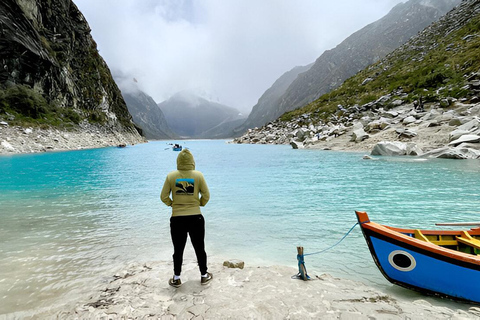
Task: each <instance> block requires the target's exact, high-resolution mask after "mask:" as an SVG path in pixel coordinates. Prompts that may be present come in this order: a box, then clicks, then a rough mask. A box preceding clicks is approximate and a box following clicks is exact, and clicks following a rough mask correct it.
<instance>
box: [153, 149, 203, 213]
mask: <svg viewBox="0 0 480 320" xmlns="http://www.w3.org/2000/svg"><path fill="white" fill-rule="evenodd" d="M170 194H171V195H172V197H171V198H170ZM160 199H161V200H162V202H163V203H165V204H166V205H167V206H171V207H172V217H176V216H192V215H197V214H202V213H201V211H200V206H202V207H203V206H205V205H206V204H207V202H208V200H210V192H209V191H208V186H207V183H206V182H205V178H204V177H203V174H202V173H201V172H200V171H197V170H195V160H194V159H193V155H192V154H191V153H190V151H189V150H188V149H183V150H182V151H181V152H180V153H179V154H178V157H177V170H175V171H172V172H170V173H169V174H168V175H167V178H166V179H165V183H164V184H163V188H162V192H161V194H160Z"/></svg>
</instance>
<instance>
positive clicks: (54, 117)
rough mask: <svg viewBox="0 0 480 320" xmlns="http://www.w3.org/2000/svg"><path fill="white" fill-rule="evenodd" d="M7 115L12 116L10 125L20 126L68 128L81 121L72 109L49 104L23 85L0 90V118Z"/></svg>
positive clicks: (38, 94)
mask: <svg viewBox="0 0 480 320" xmlns="http://www.w3.org/2000/svg"><path fill="white" fill-rule="evenodd" d="M8 115H10V117H12V116H13V120H11V121H9V122H10V123H11V124H13V125H21V126H38V127H46V126H55V127H65V128H68V127H69V126H72V125H74V124H78V123H79V122H80V121H81V117H80V115H79V114H78V113H77V112H75V111H74V110H73V109H70V108H58V107H56V106H54V105H52V104H49V103H48V102H47V101H46V100H45V98H44V97H43V96H42V95H41V94H40V93H38V92H36V91H35V90H33V89H32V88H30V87H27V86H24V85H17V86H12V87H9V88H7V89H5V90H0V118H8V117H9V116H8Z"/></svg>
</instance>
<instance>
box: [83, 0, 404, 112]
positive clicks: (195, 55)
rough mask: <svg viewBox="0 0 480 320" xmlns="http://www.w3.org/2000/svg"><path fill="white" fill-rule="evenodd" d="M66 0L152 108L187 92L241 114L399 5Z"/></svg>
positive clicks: (354, 0) (391, 0) (385, 0)
mask: <svg viewBox="0 0 480 320" xmlns="http://www.w3.org/2000/svg"><path fill="white" fill-rule="evenodd" d="M74 2H75V4H76V5H77V6H78V7H79V9H80V11H82V13H83V14H84V15H85V18H86V19H87V21H88V23H89V25H90V27H91V29H92V35H93V38H94V39H95V41H96V42H97V45H98V49H99V51H100V54H101V55H102V57H103V58H104V59H105V61H106V62H107V64H108V65H109V67H110V69H111V70H112V71H113V72H115V73H117V74H122V75H123V76H124V77H126V78H127V79H129V78H131V79H132V81H131V82H128V81H127V83H131V84H135V86H138V87H139V88H140V89H141V90H143V91H145V92H146V93H147V94H149V95H151V96H152V97H153V98H154V100H155V101H156V102H157V103H159V102H162V101H164V100H166V99H168V98H169V97H171V96H172V95H174V94H175V93H177V92H179V91H190V92H194V93H196V94H199V95H201V96H202V97H205V98H207V99H210V100H212V101H215V102H219V103H222V104H225V105H228V106H231V107H234V108H237V109H239V110H240V111H242V112H244V113H248V112H249V111H250V110H251V108H252V107H253V106H254V105H255V104H256V102H257V100H258V99H259V98H260V96H261V95H262V94H263V93H264V92H265V90H267V89H268V88H269V87H270V86H271V85H272V84H273V82H274V81H275V80H276V79H278V77H280V76H281V75H282V74H283V73H284V72H286V71H288V70H290V69H291V68H293V67H294V66H299V65H307V64H309V63H311V62H314V61H315V60H316V59H317V58H318V57H319V56H320V55H321V54H322V53H323V52H324V51H325V50H328V49H332V48H334V47H335V46H336V45H338V44H339V43H340V42H342V41H343V40H344V39H345V38H346V37H348V36H349V35H351V34H352V33H354V32H355V31H357V30H359V29H361V28H362V27H364V26H366V25H367V24H369V23H372V22H374V21H376V20H378V19H380V18H381V17H383V16H384V15H386V14H387V13H388V12H389V11H390V10H391V9H392V8H393V7H394V6H395V5H396V4H398V3H400V2H403V1H401V0H363V1H358V0H335V1H321V0H302V1H288V0H261V1H258V0H202V1H200V0H198V1H195V0H115V1H114V0H74ZM134 78H135V79H136V82H134V81H133V79H134Z"/></svg>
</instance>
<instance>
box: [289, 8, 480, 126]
mask: <svg viewBox="0 0 480 320" xmlns="http://www.w3.org/2000/svg"><path fill="white" fill-rule="evenodd" d="M479 7H480V4H479V3H478V2H476V1H465V2H464V3H463V4H462V5H461V6H460V7H459V8H457V9H455V10H454V11H452V12H451V13H449V14H448V15H447V16H445V17H444V18H442V19H441V20H440V21H439V22H437V23H435V24H433V25H431V26H430V27H428V28H427V29H425V30H424V31H423V32H421V33H420V34H419V35H417V36H415V37H414V38H412V39H411V40H410V41H409V42H408V43H406V44H405V45H404V46H402V47H400V48H399V49H397V50H395V51H394V52H393V53H391V54H390V55H388V56H387V57H386V58H384V59H383V60H381V61H379V62H378V63H376V64H374V65H372V66H370V67H368V68H366V69H364V70H362V71H360V72H359V73H357V74H356V75H355V76H353V77H351V78H350V79H348V80H346V81H345V82H344V83H343V85H342V86H341V87H339V88H338V89H336V90H333V91H331V92H330V93H328V94H325V95H323V96H321V97H320V98H319V99H317V100H316V101H314V102H312V103H310V104H308V105H306V106H305V107H303V108H300V109H297V110H294V111H292V112H289V113H285V114H284V115H283V116H282V117H281V120H284V121H287V120H290V119H292V118H293V117H296V116H298V115H301V114H305V113H310V114H311V120H312V121H314V122H315V119H318V120H320V119H322V120H326V119H329V118H330V116H331V115H332V114H333V113H336V112H337V110H339V108H338V106H339V105H341V106H342V109H348V108H350V107H353V106H362V105H365V104H367V103H369V102H372V101H375V100H377V99H378V98H380V97H382V96H385V95H387V94H390V95H391V98H390V99H389V100H390V101H394V100H396V99H401V100H404V101H406V102H409V101H413V100H416V99H418V98H419V97H420V96H421V97H422V98H423V101H424V102H438V101H441V100H442V99H445V98H457V99H465V101H468V100H470V99H471V98H472V97H473V95H474V94H475V92H474V91H472V90H470V89H471V88H470V87H469V86H468V85H467V84H468V82H469V80H471V78H472V75H474V73H476V72H478V71H479V70H480V59H478V57H480V35H479V30H480V13H478V12H479Z"/></svg>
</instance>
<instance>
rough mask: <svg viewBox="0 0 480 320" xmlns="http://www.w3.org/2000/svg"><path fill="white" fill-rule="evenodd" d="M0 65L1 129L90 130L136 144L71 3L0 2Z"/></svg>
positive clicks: (135, 136) (122, 104)
mask: <svg viewBox="0 0 480 320" xmlns="http://www.w3.org/2000/svg"><path fill="white" fill-rule="evenodd" d="M0 63H1V64H2V65H1V68H0V118H1V120H2V121H3V122H6V123H7V125H9V126H15V125H17V126H20V127H28V126H32V127H35V128H39V127H49V128H55V129H56V130H77V131H80V132H81V131H82V130H83V129H82V128H86V127H91V126H94V127H97V128H98V129H99V130H100V131H104V130H105V132H106V134H111V135H114V136H119V135H120V136H121V135H124V136H125V137H126V139H127V140H128V141H126V142H131V143H135V142H140V141H142V138H141V136H140V134H139V133H138V131H137V129H136V127H135V126H134V124H133V122H132V119H131V115H130V114H129V112H128V109H127V107H126V104H125V102H124V100H123V98H122V95H121V93H120V90H119V89H118V87H117V85H116V84H115V82H114V81H113V78H112V76H111V73H110V70H109V68H108V67H107V65H106V63H105V61H104V60H103V59H102V57H101V56H100V55H99V53H98V50H97V45H96V43H95V41H94V40H93V38H92V36H91V35H90V27H89V25H88V23H87V21H86V20H85V18H84V16H83V15H82V14H81V12H80V11H79V10H78V8H77V7H76V6H75V4H74V3H73V2H72V1H71V0H57V1H40V0H29V1H27V0H3V1H1V2H0ZM87 124H88V125H87ZM4 126H5V125H4ZM127 137H128V138H127ZM119 140H121V139H120V138H119ZM85 143H88V142H87V140H85ZM87 146H88V145H86V146H85V147H87ZM80 147H81V146H80Z"/></svg>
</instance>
